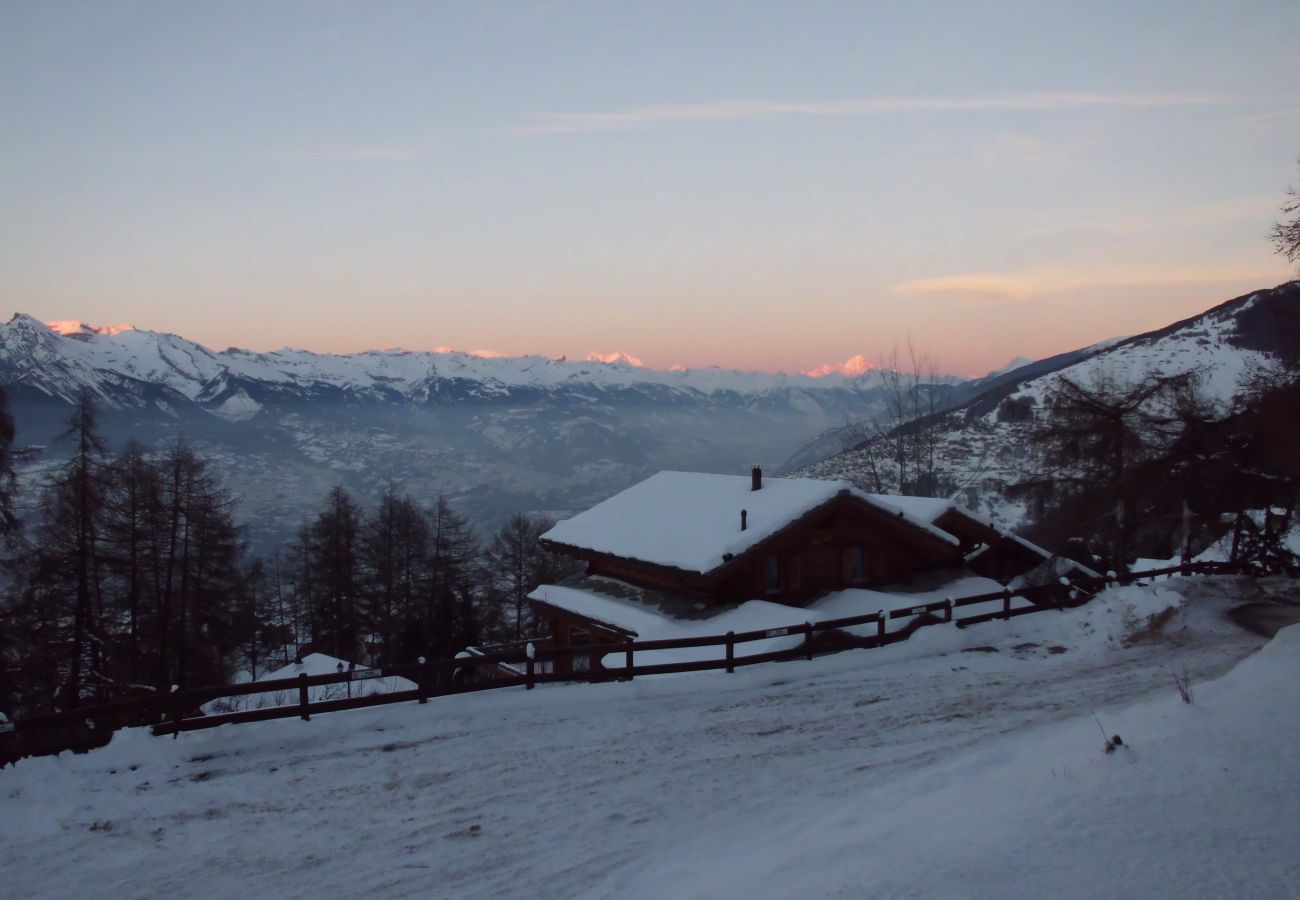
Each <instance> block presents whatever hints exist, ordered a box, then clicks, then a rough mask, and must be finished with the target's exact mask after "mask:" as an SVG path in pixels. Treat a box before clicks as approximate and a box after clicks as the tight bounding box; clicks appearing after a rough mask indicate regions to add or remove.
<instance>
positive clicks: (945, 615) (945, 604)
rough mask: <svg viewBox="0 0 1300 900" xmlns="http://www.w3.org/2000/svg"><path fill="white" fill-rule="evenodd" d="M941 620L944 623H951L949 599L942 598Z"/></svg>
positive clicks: (950, 600) (950, 603) (950, 602)
mask: <svg viewBox="0 0 1300 900" xmlns="http://www.w3.org/2000/svg"><path fill="white" fill-rule="evenodd" d="M943 620H944V621H945V622H951V621H952V598H951V597H944V598H943Z"/></svg>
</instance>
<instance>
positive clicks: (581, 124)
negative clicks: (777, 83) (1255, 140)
mask: <svg viewBox="0 0 1300 900" xmlns="http://www.w3.org/2000/svg"><path fill="white" fill-rule="evenodd" d="M1242 99H1243V98H1240V97H1233V96H1229V95H1224V94H1096V93H1050V92H1049V93H1030V94H1001V95H991V96H986V97H867V98H862V99H856V100H811V101H782V100H716V101H709V102H704V103H677V104H654V105H649V106H639V107H632V108H629V109H622V110H612V111H605V112H582V113H551V114H548V115H544V116H542V117H540V118H539V119H537V120H536V121H534V122H531V123H527V124H524V125H521V126H517V127H514V128H510V129H507V130H508V131H509V132H511V133H514V134H574V133H589V132H602V131H630V130H634V129H638V128H648V127H652V126H655V125H669V124H676V123H687V122H736V121H748V120H756V119H777V118H788V117H792V116H832V117H854V116H878V115H893V114H905V113H943V112H1067V111H1071V110H1081V109H1121V110H1149V109H1160V108H1175V107H1195V106H1215V105H1223V104H1229V103H1238V102H1241V101H1242Z"/></svg>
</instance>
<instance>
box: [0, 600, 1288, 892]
mask: <svg viewBox="0 0 1300 900" xmlns="http://www.w3.org/2000/svg"><path fill="white" fill-rule="evenodd" d="M1227 584H1231V583H1227ZM1225 590H1226V591H1228V592H1229V593H1228V594H1225ZM1135 591H1136V592H1138V593H1139V594H1140V593H1141V591H1142V589H1137V588H1133V589H1127V590H1126V591H1125V592H1123V593H1122V594H1121V595H1117V596H1112V597H1110V598H1109V599H1108V600H1104V601H1102V603H1103V604H1105V606H1104V607H1096V606H1093V607H1084V608H1081V609H1080V610H1076V611H1073V612H1069V613H1062V614H1059V615H1058V614H1043V615H1039V616H1027V617H1024V618H1021V619H1017V620H1013V621H1012V622H1008V623H991V624H989V625H986V626H979V627H977V628H972V629H969V630H968V631H966V632H957V631H956V630H955V629H952V630H945V629H930V630H929V631H931V632H932V633H933V637H932V639H931V638H924V636H925V634H926V632H922V633H920V634H918V635H917V636H916V637H914V638H913V639H912V640H911V641H909V642H907V643H905V644H899V645H895V646H894V647H893V648H889V649H887V650H879V651H865V652H850V653H842V654H837V655H834V656H830V657H824V658H821V659H818V660H816V661H814V662H802V661H801V662H797V663H784V664H771V665H765V666H757V667H754V668H752V669H748V670H741V671H739V672H737V673H736V674H735V675H726V674H724V673H703V674H695V675H686V676H680V677H664V678H644V679H637V680H636V681H635V682H632V683H630V684H616V683H615V684H603V685H591V686H587V685H578V686H562V685H556V686H549V687H541V688H539V689H538V690H535V691H524V690H522V689H520V690H518V691H513V690H510V691H497V692H488V693H486V694H477V695H463V696H460V697H454V698H447V699H440V700H437V701H434V702H432V703H430V704H429V705H427V706H417V705H416V704H410V705H402V706H394V707H386V708H378V709H372V710H364V711H356V712H349V713H337V714H331V715H322V716H317V717H315V718H314V719H313V720H312V721H311V722H301V721H298V720H286V721H280V722H270V723H261V724H256V725H246V726H239V727H226V728H221V729H216V730H214V731H211V732H196V733H191V734H185V735H182V736H181V737H180V739H179V740H176V741H172V740H160V739H156V738H152V737H150V736H148V735H146V734H144V733H142V732H140V731H132V732H124V733H122V734H119V735H118V736H117V737H115V738H114V740H113V742H112V743H111V744H110V745H109V746H108V747H106V748H104V749H102V750H98V751H94V752H92V753H89V754H86V755H84V756H72V755H65V756H64V757H62V758H58V759H37V760H28V761H24V762H22V763H20V764H19V765H18V766H16V767H13V768H10V769H6V770H4V771H0V804H2V805H0V871H3V872H4V878H5V889H6V893H8V894H10V895H12V896H22V897H29V896H31V897H69V896H90V895H98V896H103V895H114V896H164V895H177V894H183V895H185V896H195V897H227V896H248V895H250V894H252V895H258V896H276V897H304V898H305V897H310V898H313V900H314V898H320V897H372V896H398V897H404V896H422V897H423V896H435V897H458V898H459V897H487V896H502V897H537V896H582V897H614V896H618V897H670V896H671V897H719V896H756V897H788V896H792V895H797V896H830V895H838V896H916V897H1007V896H1025V897H1029V896H1062V897H1093V896H1095V897H1115V896H1132V897H1171V896H1183V897H1223V896H1243V897H1244V896H1250V897H1282V896H1294V886H1295V881H1294V879H1295V877H1296V874H1297V873H1296V864H1295V857H1294V852H1293V849H1292V848H1294V847H1295V846H1297V845H1300V769H1298V768H1297V764H1296V756H1295V747H1296V746H1297V743H1298V742H1300V695H1298V694H1297V692H1296V691H1295V684H1296V682H1297V680H1298V679H1300V629H1295V628H1293V629H1291V630H1290V631H1287V632H1283V634H1282V635H1281V636H1280V637H1279V638H1278V639H1276V640H1275V641H1274V642H1273V643H1272V644H1271V645H1269V646H1268V647H1267V648H1266V649H1265V650H1264V651H1263V652H1262V653H1259V654H1257V655H1255V656H1250V657H1249V658H1248V659H1246V660H1245V661H1244V662H1242V663H1241V664H1240V665H1237V666H1236V668H1235V669H1233V670H1232V671H1231V672H1229V673H1228V674H1227V675H1226V676H1224V677H1222V678H1219V680H1217V681H1212V679H1215V678H1217V677H1218V676H1221V675H1223V673H1224V672H1225V671H1227V670H1228V669H1229V668H1231V667H1232V666H1233V665H1234V664H1237V663H1238V662H1239V661H1241V660H1242V659H1243V657H1247V656H1249V655H1250V654H1251V653H1253V652H1254V651H1256V650H1258V649H1259V648H1260V647H1261V645H1262V644H1263V639H1260V638H1256V637H1254V636H1252V635H1250V634H1248V633H1246V632H1244V631H1242V630H1240V629H1237V628H1236V626H1233V625H1230V624H1228V623H1227V622H1226V621H1225V620H1224V618H1223V617H1222V611H1223V609H1224V608H1225V607H1227V606H1229V605H1231V604H1232V603H1233V602H1235V601H1234V598H1233V597H1232V596H1231V595H1230V588H1224V587H1214V586H1210V585H1207V584H1205V583H1203V582H1199V581H1187V582H1183V581H1179V580H1175V581H1172V582H1167V583H1162V585H1161V588H1160V592H1159V594H1157V593H1156V592H1154V591H1147V595H1146V596H1145V597H1139V596H1136V595H1135V594H1134V593H1133V592H1135ZM1175 591H1177V592H1181V593H1182V594H1185V595H1186V596H1188V597H1189V598H1190V599H1191V602H1190V603H1188V604H1187V605H1185V606H1181V605H1178V601H1179V599H1180V595H1179V594H1178V593H1175ZM1171 602H1172V603H1174V604H1175V610H1176V611H1175V613H1174V614H1173V618H1172V619H1170V620H1169V621H1168V622H1167V623H1166V624H1165V626H1164V631H1163V632H1162V633H1161V634H1156V635H1148V637H1147V639H1146V641H1145V642H1141V643H1136V644H1131V645H1128V646H1125V645H1124V644H1123V643H1122V642H1117V641H1116V640H1115V639H1116V638H1117V637H1120V635H1121V633H1122V631H1131V630H1132V627H1133V626H1134V625H1139V624H1140V623H1139V622H1137V621H1136V620H1135V621H1134V622H1133V623H1131V624H1130V625H1129V626H1128V627H1127V628H1124V629H1120V627H1119V623H1122V622H1123V617H1124V612H1125V609H1126V608H1128V607H1132V608H1133V609H1136V610H1137V611H1138V612H1140V613H1145V612H1149V611H1151V610H1154V609H1158V608H1161V607H1162V606H1167V605H1168V604H1169V603H1171ZM1090 608H1091V609H1092V610H1093V611H1092V612H1088V610H1089V609H1090ZM1103 611H1104V612H1108V613H1109V615H1103V614H1102V612H1103ZM1107 623H1109V624H1110V625H1111V626H1113V629H1112V628H1108V627H1107ZM923 639H924V640H932V643H930V644H929V645H928V646H923V645H922V642H923ZM954 641H955V642H954ZM1060 648H1065V649H1064V651H1062V650H1061V649H1060ZM1183 666H1186V667H1187V668H1188V670H1189V671H1190V673H1191V675H1192V678H1193V688H1194V693H1195V701H1196V702H1195V704H1194V705H1191V706H1185V705H1183V704H1182V703H1181V702H1180V701H1179V700H1178V698H1177V695H1176V693H1175V691H1174V687H1173V684H1172V680H1171V677H1170V673H1171V671H1173V670H1174V669H1175V668H1177V669H1180V670H1181V667H1183ZM1090 710H1095V711H1096V713H1097V716H1098V718H1099V719H1100V721H1101V723H1102V726H1103V727H1104V728H1105V729H1106V730H1107V731H1108V732H1110V733H1118V734H1120V735H1121V736H1122V738H1123V740H1124V742H1125V749H1124V750H1122V751H1120V752H1119V753H1116V754H1111V755H1107V754H1104V753H1103V752H1102V736H1101V734H1100V733H1099V731H1098V724H1097V722H1096V721H1094V719H1093V717H1092V714H1091V712H1090Z"/></svg>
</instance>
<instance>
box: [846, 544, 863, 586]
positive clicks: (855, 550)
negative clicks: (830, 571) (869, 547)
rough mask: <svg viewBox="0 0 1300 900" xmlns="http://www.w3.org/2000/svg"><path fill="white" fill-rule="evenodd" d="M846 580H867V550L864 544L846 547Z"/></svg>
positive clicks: (860, 581)
mask: <svg viewBox="0 0 1300 900" xmlns="http://www.w3.org/2000/svg"><path fill="white" fill-rule="evenodd" d="M844 580H845V581H847V582H848V583H849V584H863V583H864V582H866V580H867V551H866V549H865V548H863V547H862V546H857V547H846V548H845V549H844Z"/></svg>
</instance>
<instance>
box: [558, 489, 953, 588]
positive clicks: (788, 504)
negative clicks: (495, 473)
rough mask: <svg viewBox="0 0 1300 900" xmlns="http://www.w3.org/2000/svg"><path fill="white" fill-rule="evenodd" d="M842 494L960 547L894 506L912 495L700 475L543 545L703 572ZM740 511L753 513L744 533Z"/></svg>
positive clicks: (613, 504)
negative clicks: (753, 485) (755, 486)
mask: <svg viewBox="0 0 1300 900" xmlns="http://www.w3.org/2000/svg"><path fill="white" fill-rule="evenodd" d="M840 495H847V496H852V497H854V498H856V499H857V500H859V501H861V502H863V503H865V504H867V505H869V506H871V507H874V508H875V509H877V510H878V511H880V512H882V513H885V514H886V515H889V516H891V517H893V518H897V519H898V520H899V521H901V522H903V523H905V524H906V525H907V526H908V527H910V528H912V529H915V530H917V531H919V532H921V533H923V534H925V535H926V536H928V537H929V538H931V539H932V540H937V541H939V542H941V543H943V544H947V545H949V546H952V547H956V546H958V545H959V541H958V540H957V539H956V538H955V537H953V536H952V535H951V534H949V533H948V532H946V531H944V530H942V529H940V528H937V527H935V526H934V525H933V524H932V523H931V522H930V521H929V520H928V519H926V518H923V517H918V516H917V515H916V514H915V513H913V512H910V511H908V510H907V509H906V508H904V507H903V506H900V505H898V504H897V503H896V502H894V501H896V500H902V499H909V498H893V497H883V496H881V495H872V494H867V493H865V492H863V491H860V490H858V489H857V488H855V487H854V486H853V485H851V484H849V483H848V482H845V481H822V480H820V479H815V478H765V479H764V480H763V487H762V490H758V491H754V490H751V489H750V478H749V477H748V476H737V475H709V474H704V473H700V472H660V473H659V474H657V475H652V476H651V477H649V478H647V479H646V480H645V481H642V482H641V483H640V484H635V485H633V486H632V487H630V488H628V489H627V490H625V491H622V492H621V493H618V494H615V495H614V496H613V497H610V498H609V499H608V500H606V501H605V502H603V503H598V504H597V505H595V506H593V507H592V508H591V509H589V510H587V511H586V512H582V513H579V514H578V515H576V516H574V517H573V518H571V519H566V520H565V521H563V522H560V523H559V524H557V525H556V526H555V527H554V528H552V529H551V530H550V531H548V532H546V534H544V535H542V540H544V541H548V542H551V543H555V544H563V545H566V546H569V547H576V548H580V549H584V550H589V551H594V552H596V553H602V554H607V555H610V556H619V557H623V558H625V559H634V560H639V561H641V562H646V563H652V564H654V565H660V566H669V567H671V568H675V569H681V570H684V571H687V572H698V573H701V574H703V573H706V572H711V571H713V570H714V569H716V568H718V567H719V566H721V565H723V564H724V563H725V562H727V561H728V560H729V559H730V558H731V557H734V556H739V555H740V554H742V553H744V552H745V551H747V550H749V549H750V548H751V547H753V546H755V545H756V544H758V543H760V542H761V541H763V540H765V539H766V538H768V537H770V536H772V535H773V534H775V533H776V532H778V531H780V530H781V529H782V528H784V527H786V526H787V525H789V524H791V523H792V522H794V521H795V520H796V519H798V518H800V517H801V516H803V515H805V514H807V513H809V512H811V511H813V510H815V509H817V508H818V507H820V506H822V505H823V504H825V503H828V502H829V501H831V500H833V499H834V498H835V497H837V496H840ZM742 509H743V510H746V512H747V514H748V527H747V528H746V529H745V530H744V531H741V530H740V511H741V510H742Z"/></svg>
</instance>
